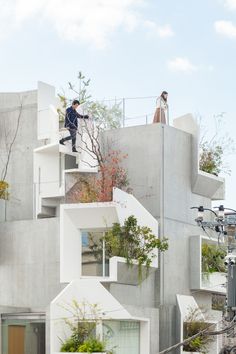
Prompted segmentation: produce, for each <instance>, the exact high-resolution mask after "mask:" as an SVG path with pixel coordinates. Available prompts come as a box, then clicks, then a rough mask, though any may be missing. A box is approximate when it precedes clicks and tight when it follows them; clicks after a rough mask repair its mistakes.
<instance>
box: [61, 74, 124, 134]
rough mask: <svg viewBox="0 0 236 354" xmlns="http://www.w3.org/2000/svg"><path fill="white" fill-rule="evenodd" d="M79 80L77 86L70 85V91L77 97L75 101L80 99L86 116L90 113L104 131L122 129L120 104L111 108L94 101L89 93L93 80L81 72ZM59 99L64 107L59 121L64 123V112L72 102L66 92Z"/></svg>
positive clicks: (115, 104)
mask: <svg viewBox="0 0 236 354" xmlns="http://www.w3.org/2000/svg"><path fill="white" fill-rule="evenodd" d="M77 80H78V82H77V84H72V83H71V82H69V83H68V86H69V90H70V91H71V92H73V96H75V97H74V98H73V99H78V100H79V101H80V103H81V104H83V108H84V110H85V111H86V114H87V113H88V114H89V115H90V116H91V117H92V118H93V120H94V121H95V124H97V125H99V126H100V127H102V128H103V129H116V128H120V126H121V116H122V111H121V108H120V103H117V102H115V103H113V104H112V105H111V106H108V105H107V104H105V103H103V102H98V101H93V100H92V96H91V95H90V94H89V92H88V89H89V85H90V82H91V80H90V79H86V77H85V76H84V75H83V73H82V72H81V71H80V72H79V74H78V76H77ZM58 97H59V99H60V101H61V106H62V109H58V114H59V120H60V121H64V119H65V113H64V111H65V109H66V107H67V106H68V105H69V104H70V103H71V101H72V100H70V99H69V98H67V97H66V95H65V92H63V93H61V94H59V95H58Z"/></svg>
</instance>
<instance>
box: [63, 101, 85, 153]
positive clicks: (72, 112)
mask: <svg viewBox="0 0 236 354" xmlns="http://www.w3.org/2000/svg"><path fill="white" fill-rule="evenodd" d="M79 105H80V102H79V101H78V100H74V101H73V102H72V105H71V107H69V108H67V109H66V115H65V128H67V129H68V130H69V132H70V136H67V137H66V138H62V139H61V140H60V141H59V143H60V144H62V145H65V144H64V142H65V141H67V140H72V151H73V152H78V151H77V150H76V133H77V130H78V118H80V119H88V118H89V116H88V115H87V114H86V115H81V114H79V113H78V112H77V111H76V110H77V108H78V107H79Z"/></svg>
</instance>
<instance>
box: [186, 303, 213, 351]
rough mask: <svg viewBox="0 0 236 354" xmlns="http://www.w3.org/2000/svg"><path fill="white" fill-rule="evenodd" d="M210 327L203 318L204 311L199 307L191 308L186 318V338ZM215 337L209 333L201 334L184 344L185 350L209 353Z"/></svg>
mask: <svg viewBox="0 0 236 354" xmlns="http://www.w3.org/2000/svg"><path fill="white" fill-rule="evenodd" d="M208 327H209V323H206V322H205V320H204V319H203V316H202V313H201V312H200V310H199V309H190V311H189V314H188V316H187V317H186V318H185V319H184V339H187V338H190V337H192V336H194V335H195V334H197V333H199V332H201V331H203V330H205V329H206V328H208ZM213 340H214V339H213V338H212V337H211V336H209V335H207V334H201V335H199V336H198V337H196V338H194V339H193V340H191V341H190V342H188V343H186V344H185V345H184V346H183V351H184V352H193V353H194V352H195V353H196V352H200V353H208V352H209V350H208V347H209V344H210V343H211V342H212V341H213Z"/></svg>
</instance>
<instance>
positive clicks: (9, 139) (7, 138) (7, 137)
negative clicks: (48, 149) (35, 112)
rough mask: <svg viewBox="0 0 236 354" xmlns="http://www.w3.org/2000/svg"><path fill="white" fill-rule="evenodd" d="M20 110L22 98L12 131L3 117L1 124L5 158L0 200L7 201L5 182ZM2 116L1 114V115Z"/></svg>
mask: <svg viewBox="0 0 236 354" xmlns="http://www.w3.org/2000/svg"><path fill="white" fill-rule="evenodd" d="M22 109H23V98H22V99H20V105H19V110H18V116H17V119H16V124H15V127H14V129H13V130H11V129H10V128H9V122H8V124H6V121H5V117H3V120H2V124H3V133H4V143H5V158H4V159H2V161H3V169H2V172H1V179H0V199H4V200H8V199H9V183H8V182H7V181H6V178H7V172H8V167H9V163H10V159H11V154H12V151H13V145H14V143H15V141H16V138H17V134H18V131H19V127H20V120H21V116H22ZM2 114H3V113H2Z"/></svg>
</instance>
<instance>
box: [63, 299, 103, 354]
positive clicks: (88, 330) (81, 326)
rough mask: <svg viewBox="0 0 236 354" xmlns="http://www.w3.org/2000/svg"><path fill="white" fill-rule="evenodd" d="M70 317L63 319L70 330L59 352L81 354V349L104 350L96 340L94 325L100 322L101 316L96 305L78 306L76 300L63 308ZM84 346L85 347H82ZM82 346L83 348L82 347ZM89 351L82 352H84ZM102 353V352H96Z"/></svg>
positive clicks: (82, 304)
mask: <svg viewBox="0 0 236 354" xmlns="http://www.w3.org/2000/svg"><path fill="white" fill-rule="evenodd" d="M65 308H66V310H67V311H68V312H69V313H70V315H72V317H71V318H70V319H68V318H65V323H66V325H67V326H68V327H69V328H70V330H71V336H70V337H69V338H67V339H66V340H65V341H63V343H62V346H61V352H64V353H65V352H68V353H75V352H80V351H81V352H83V350H80V349H81V348H82V349H83V348H84V349H85V348H87V349H88V348H89V346H90V348H91V350H90V351H91V352H94V351H92V349H93V347H94V348H96V346H97V347H99V345H100V348H104V346H105V344H104V343H103V342H101V341H100V340H99V339H98V338H96V324H97V322H98V321H99V320H100V317H101V314H100V310H99V308H98V305H97V304H94V305H91V304H87V303H81V304H79V303H78V302H77V301H76V300H73V301H72V304H71V305H70V306H67V307H65ZM84 345H85V346H84ZM83 346H84V347H83ZM86 351H88V352H89V350H84V352H86ZM98 351H103V350H98Z"/></svg>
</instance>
